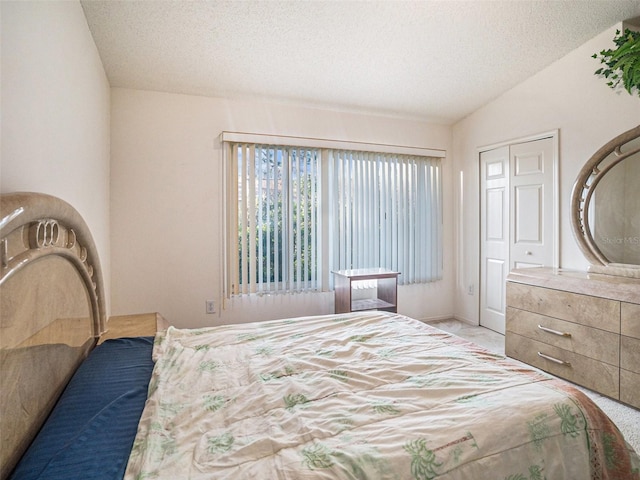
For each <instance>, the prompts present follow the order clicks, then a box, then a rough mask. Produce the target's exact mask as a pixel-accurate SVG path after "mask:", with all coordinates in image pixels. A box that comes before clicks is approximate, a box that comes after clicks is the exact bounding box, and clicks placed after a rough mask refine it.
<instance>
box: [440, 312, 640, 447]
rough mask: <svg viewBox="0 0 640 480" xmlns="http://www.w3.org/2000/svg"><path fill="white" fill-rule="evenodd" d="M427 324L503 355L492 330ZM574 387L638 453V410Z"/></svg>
mask: <svg viewBox="0 0 640 480" xmlns="http://www.w3.org/2000/svg"><path fill="white" fill-rule="evenodd" d="M429 324H430V325H433V326H434V327H437V328H439V329H441V330H444V331H446V332H449V333H453V334H454V335H457V336H459V337H462V338H465V339H467V340H469V341H472V342H474V343H477V344H478V345H482V346H483V347H485V348H486V349H487V350H491V351H492V352H496V353H499V354H501V355H504V336H503V335H501V334H499V333H496V332H494V331H493V330H489V329H488V328H484V327H478V326H475V325H469V324H468V323H465V322H462V321H459V320H453V319H451V320H439V321H437V322H429ZM576 387H577V388H579V389H580V390H582V391H583V392H584V393H586V394H587V395H588V396H589V397H590V398H591V399H592V400H593V401H594V402H595V403H596V404H597V405H598V406H599V407H600V408H601V409H602V410H603V411H604V412H605V413H606V414H607V415H608V416H609V418H610V419H611V420H613V422H614V423H615V424H616V425H617V426H618V428H619V429H620V431H621V432H622V434H623V435H624V437H625V439H626V440H627V442H628V443H629V444H630V445H631V446H632V447H633V448H634V449H635V451H636V452H638V453H640V410H636V409H634V408H632V407H628V406H626V405H624V404H622V403H620V402H617V401H615V400H612V399H610V398H608V397H605V396H603V395H600V394H599V393H596V392H592V391H591V390H588V389H586V388H583V387H580V386H577V385H576Z"/></svg>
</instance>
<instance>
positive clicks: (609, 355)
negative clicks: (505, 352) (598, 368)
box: [506, 307, 620, 366]
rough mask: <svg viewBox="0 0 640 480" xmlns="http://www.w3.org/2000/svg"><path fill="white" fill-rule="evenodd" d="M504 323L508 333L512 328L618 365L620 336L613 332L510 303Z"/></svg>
mask: <svg viewBox="0 0 640 480" xmlns="http://www.w3.org/2000/svg"><path fill="white" fill-rule="evenodd" d="M506 326H507V332H509V333H507V336H509V335H510V334H511V332H512V333H516V334H518V335H521V336H523V337H527V338H531V339H533V340H536V341H538V342H541V343H545V344H548V345H553V346H554V347H558V348H562V349H564V350H568V351H570V352H573V353H577V354H579V355H583V356H585V357H590V358H593V359H595V360H598V361H601V362H606V363H609V364H611V365H616V366H617V365H619V361H620V347H619V339H620V336H619V335H618V334H616V333H612V332H606V331H604V330H600V329H598V328H591V327H585V326H582V325H579V324H577V323H573V322H568V321H566V320H558V319H557V318H553V317H548V316H546V315H541V314H539V313H532V312H527V311H525V310H519V309H516V308H512V307H507V325H506Z"/></svg>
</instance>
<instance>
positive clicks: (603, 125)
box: [453, 25, 640, 323]
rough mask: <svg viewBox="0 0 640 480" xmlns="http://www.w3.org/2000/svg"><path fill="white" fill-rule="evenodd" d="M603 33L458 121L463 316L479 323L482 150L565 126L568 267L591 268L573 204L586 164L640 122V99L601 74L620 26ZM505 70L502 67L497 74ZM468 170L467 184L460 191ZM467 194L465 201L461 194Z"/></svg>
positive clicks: (563, 252) (563, 221) (564, 261)
mask: <svg viewBox="0 0 640 480" xmlns="http://www.w3.org/2000/svg"><path fill="white" fill-rule="evenodd" d="M620 27H621V25H617V26H614V27H612V28H611V29H609V30H607V31H605V32H603V33H602V34H600V35H598V36H597V37H595V38H594V39H592V40H590V41H589V42H587V43H586V44H584V45H582V46H581V47H579V48H578V49H576V50H574V51H572V52H571V53H570V54H568V55H567V56H566V57H564V58H562V59H560V60H558V61H557V62H555V63H554V64H552V65H551V66H549V67H548V68H546V69H545V70H543V71H541V72H539V73H538V74H537V75H535V76H533V77H531V78H530V79H529V80H527V81H525V82H523V83H522V84H520V85H518V86H517V87H515V88H513V89H512V90H510V91H509V92H507V93H505V94H504V95H502V96H500V97H499V98H497V99H496V100H494V101H493V102H491V103H490V104H488V105H486V106H485V107H483V108H481V109H479V110H477V111H476V112H474V113H473V114H472V115H470V116H469V117H467V118H465V119H464V120H462V121H460V122H458V123H457V124H456V125H454V127H453V139H454V141H453V158H454V174H453V175H454V177H455V178H456V181H455V182H454V185H455V186H456V190H457V191H456V194H455V206H454V209H455V211H456V215H458V216H459V217H458V219H457V221H456V234H455V235H456V242H457V245H458V251H459V256H458V264H457V267H456V292H455V297H456V301H455V307H456V308H455V314H456V316H457V317H459V318H461V319H464V320H467V321H469V322H471V323H477V322H478V305H479V298H478V288H476V289H475V295H472V296H471V295H468V294H467V292H466V287H467V286H468V285H470V284H473V285H475V286H476V287H477V286H478V281H479V220H478V215H479V210H478V203H479V202H478V198H479V187H478V185H479V178H478V148H480V147H483V146H487V145H492V144H496V143H500V142H504V141H508V140H514V139H518V138H523V137H527V136H530V135H535V134H539V133H543V132H549V131H552V130H555V129H559V132H560V159H559V167H560V185H559V188H560V199H559V204H560V265H561V266H562V267H565V268H573V269H585V268H586V267H587V262H586V260H585V259H584V257H583V256H582V254H581V252H580V250H579V249H578V247H577V244H576V243H575V241H574V239H573V236H572V232H571V226H570V216H569V203H570V199H571V189H572V187H573V182H574V180H575V178H576V176H577V174H578V171H579V169H580V167H581V166H582V164H583V163H584V162H585V161H586V160H587V159H588V158H589V157H590V156H591V155H592V154H593V153H595V151H596V150H597V149H598V148H600V147H601V146H602V145H603V144H605V143H606V142H607V141H609V140H610V139H611V138H613V137H615V136H616V135H618V134H620V133H622V132H623V131H625V130H628V129H629V128H631V127H633V126H635V125H638V123H640V99H639V98H638V97H637V96H635V97H632V96H630V95H628V94H627V93H626V92H624V91H619V92H614V91H613V90H611V89H610V88H608V87H607V86H606V84H605V82H604V81H603V80H602V79H600V78H598V77H596V76H595V75H594V74H593V72H594V71H595V70H596V69H597V68H598V66H599V63H598V61H597V60H595V59H593V58H591V55H592V54H593V53H595V52H599V51H600V50H602V49H604V48H610V47H612V46H613V42H612V40H613V37H614V34H615V30H616V28H620ZM496 74H499V72H496ZM460 172H462V173H463V177H464V186H463V187H462V188H461V189H460V188H458V187H459V181H458V179H459V178H460ZM461 198H462V200H461Z"/></svg>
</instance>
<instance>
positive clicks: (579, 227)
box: [571, 125, 640, 278]
mask: <svg viewBox="0 0 640 480" xmlns="http://www.w3.org/2000/svg"><path fill="white" fill-rule="evenodd" d="M571 217H572V218H571V225H572V228H573V233H574V235H575V237H576V240H577V242H578V245H579V246H580V249H581V250H582V252H583V253H584V254H585V256H586V257H587V259H588V260H589V262H590V263H591V267H590V268H589V270H590V271H593V272H598V273H606V274H609V275H622V276H630V277H637V278H640V125H639V126H637V127H635V128H632V129H631V130H629V131H627V132H625V133H623V134H621V135H619V136H617V137H616V138H614V139H613V140H611V141H610V142H608V143H607V144H606V145H604V146H603V147H602V148H601V149H599V150H598V151H597V152H596V153H595V154H594V155H593V156H592V157H591V158H590V159H589V161H588V162H587V163H586V164H585V165H584V167H583V168H582V170H580V173H579V174H578V178H577V179H576V183H575V185H574V187H573V193H572V195H571Z"/></svg>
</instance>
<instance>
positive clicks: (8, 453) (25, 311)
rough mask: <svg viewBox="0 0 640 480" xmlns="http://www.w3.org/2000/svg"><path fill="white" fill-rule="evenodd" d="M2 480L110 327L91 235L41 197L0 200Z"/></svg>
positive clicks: (70, 213)
mask: <svg viewBox="0 0 640 480" xmlns="http://www.w3.org/2000/svg"><path fill="white" fill-rule="evenodd" d="M0 272H1V276H0V366H1V369H2V376H1V377H0V402H1V404H0V435H1V436H2V438H1V445H2V449H1V452H0V479H4V478H6V477H8V475H9V474H10V472H11V470H12V469H13V467H14V466H15V464H16V462H17V461H18V459H19V458H20V457H21V456H22V454H23V453H24V451H25V450H26V448H27V447H28V445H29V444H30V443H31V441H32V439H33V438H34V436H35V435H36V433H37V432H38V430H39V428H40V427H41V425H42V423H43V422H44V420H45V419H46V417H47V415H48V414H49V412H50V410H51V408H52V407H53V405H54V404H55V401H56V400H57V398H58V396H59V395H60V393H61V392H62V390H63V389H64V387H65V386H66V384H67V382H68V381H69V379H70V378H71V376H72V375H73V373H74V372H75V370H76V368H77V367H78V365H79V364H80V363H81V362H82V360H83V359H84V358H85V357H86V355H87V354H88V352H89V351H90V350H91V348H93V347H94V345H95V343H96V341H97V338H98V337H99V336H100V334H101V333H102V332H103V331H104V327H105V302H104V288H103V283H102V269H101V267H100V260H99V258H98V254H97V251H96V247H95V244H94V241H93V238H92V236H91V233H90V232H89V229H88V227H87V225H86V223H85V222H84V220H83V219H82V217H81V216H80V214H79V213H78V212H77V211H76V210H75V209H74V208H73V207H71V205H69V204H68V203H66V202H64V201H62V200H60V199H58V198H56V197H53V196H50V195H44V194H37V193H11V194H4V195H2V196H0Z"/></svg>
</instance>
